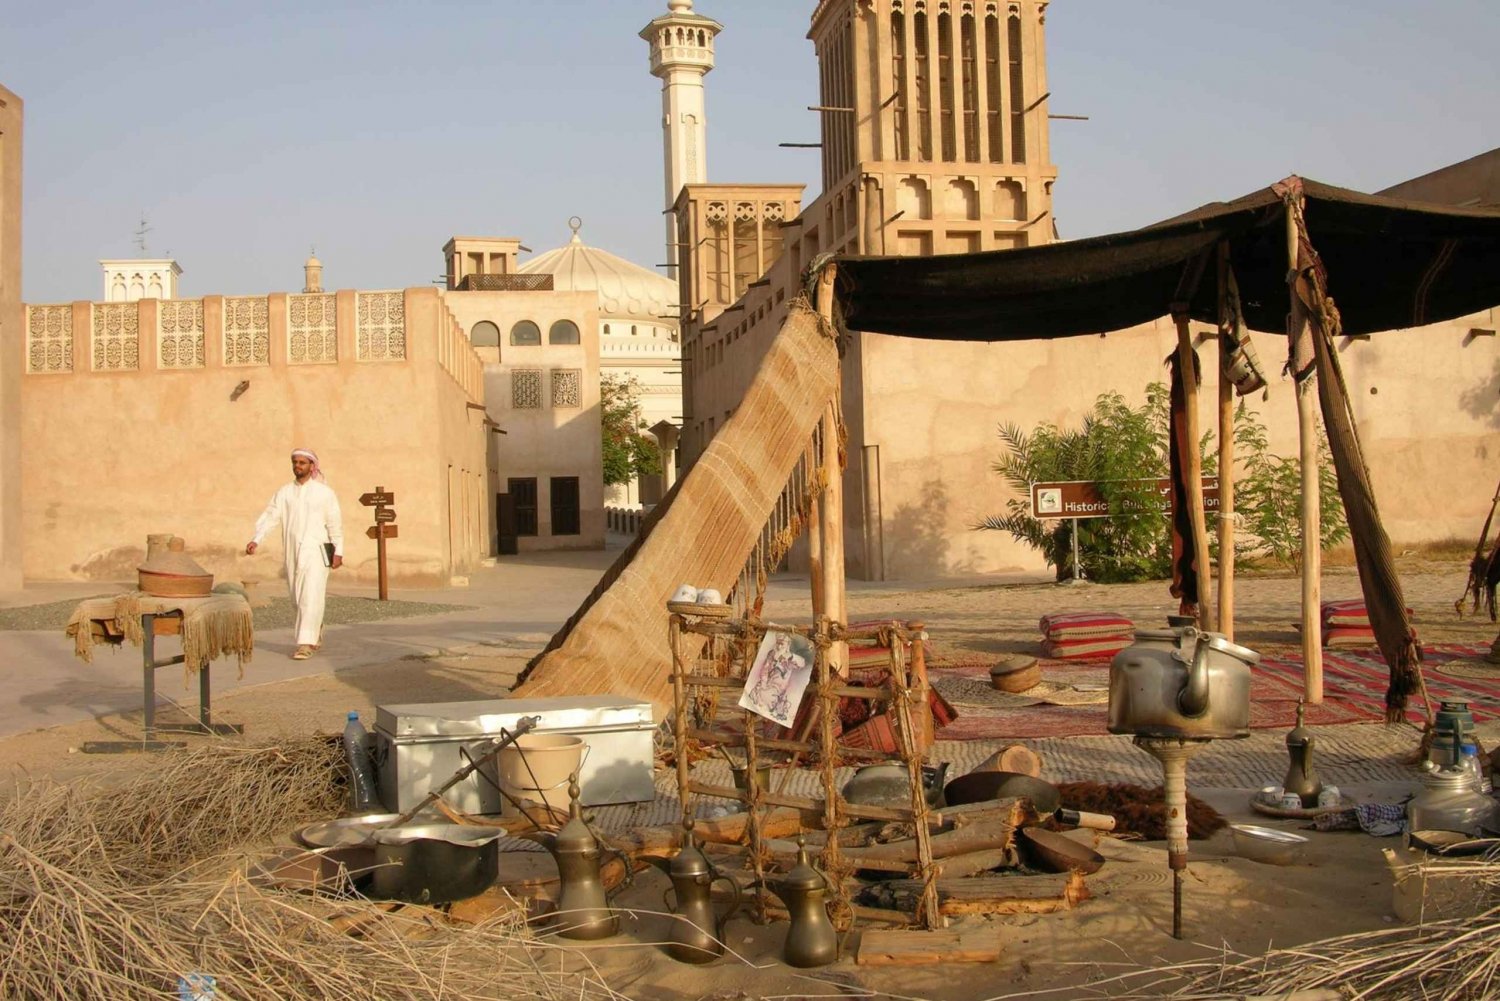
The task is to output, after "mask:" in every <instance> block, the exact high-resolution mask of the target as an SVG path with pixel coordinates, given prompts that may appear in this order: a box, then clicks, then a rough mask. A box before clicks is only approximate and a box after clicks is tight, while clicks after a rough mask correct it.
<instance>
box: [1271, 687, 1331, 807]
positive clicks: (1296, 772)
mask: <svg viewBox="0 0 1500 1001" xmlns="http://www.w3.org/2000/svg"><path fill="white" fill-rule="evenodd" d="M1306 709H1307V706H1306V704H1305V703H1304V702H1302V700H1301V699H1298V700H1297V725H1296V726H1295V727H1293V728H1292V731H1291V733H1288V734H1287V735H1286V753H1287V756H1288V757H1289V758H1290V759H1291V763H1290V764H1289V765H1287V769H1286V778H1284V779H1282V780H1281V788H1283V789H1284V790H1286V791H1287V792H1290V793H1296V794H1297V795H1298V796H1301V797H1302V806H1303V808H1304V809H1308V810H1310V809H1312V808H1313V807H1315V806H1317V805H1318V793H1320V792H1322V791H1323V783H1322V782H1321V781H1320V780H1319V779H1318V769H1317V768H1316V767H1315V766H1314V765H1313V735H1312V731H1311V730H1309V729H1307V727H1305V726H1303V725H1302V714H1303V713H1304V712H1305V711H1306Z"/></svg>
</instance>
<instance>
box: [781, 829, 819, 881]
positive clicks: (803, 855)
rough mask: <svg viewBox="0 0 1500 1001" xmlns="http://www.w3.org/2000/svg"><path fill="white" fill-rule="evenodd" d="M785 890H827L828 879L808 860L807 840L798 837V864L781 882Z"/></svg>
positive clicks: (800, 836)
mask: <svg viewBox="0 0 1500 1001" xmlns="http://www.w3.org/2000/svg"><path fill="white" fill-rule="evenodd" d="M781 888H782V889H784V890H826V889H828V879H827V877H825V876H824V875H823V874H822V873H821V872H819V871H818V870H816V869H814V868H813V866H812V862H810V861H809V860H808V858H807V839H806V838H804V837H803V836H802V835H800V834H799V835H797V864H796V865H795V866H793V867H792V871H791V872H789V873H787V874H786V875H785V876H784V877H782V880H781Z"/></svg>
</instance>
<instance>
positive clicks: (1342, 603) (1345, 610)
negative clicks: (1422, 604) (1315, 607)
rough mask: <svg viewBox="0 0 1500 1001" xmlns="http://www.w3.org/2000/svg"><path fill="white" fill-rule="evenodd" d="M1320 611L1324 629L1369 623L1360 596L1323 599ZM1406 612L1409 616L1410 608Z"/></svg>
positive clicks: (1368, 616)
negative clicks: (1332, 599) (1330, 599)
mask: <svg viewBox="0 0 1500 1001" xmlns="http://www.w3.org/2000/svg"><path fill="white" fill-rule="evenodd" d="M1320 611H1321V614H1322V618H1323V628H1324V629H1327V628H1329V627H1330V626H1368V625H1369V624H1370V613H1369V612H1368V611H1366V610H1365V603H1364V601H1363V600H1362V599H1360V598H1344V599H1340V600H1338V601H1325V602H1323V605H1322V608H1321V610H1320ZM1406 614H1407V617H1408V618H1409V617H1410V616H1411V615H1412V610H1411V609H1410V608H1408V609H1407V610H1406Z"/></svg>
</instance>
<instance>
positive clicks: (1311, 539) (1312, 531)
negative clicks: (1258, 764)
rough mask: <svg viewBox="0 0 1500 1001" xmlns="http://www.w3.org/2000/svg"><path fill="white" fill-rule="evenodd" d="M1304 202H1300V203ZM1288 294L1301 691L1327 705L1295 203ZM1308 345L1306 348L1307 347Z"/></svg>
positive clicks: (1312, 383) (1310, 378) (1310, 384)
mask: <svg viewBox="0 0 1500 1001" xmlns="http://www.w3.org/2000/svg"><path fill="white" fill-rule="evenodd" d="M1299 201H1300V198H1299ZM1286 253H1287V289H1288V291H1289V292H1290V293H1291V300H1292V302H1291V306H1292V308H1291V315H1290V318H1289V320H1288V328H1287V339H1288V341H1289V342H1290V344H1291V349H1292V369H1293V375H1294V377H1295V374H1296V373H1297V372H1304V371H1305V372H1307V373H1308V375H1307V378H1305V379H1303V380H1302V381H1301V382H1300V383H1297V386H1296V390H1295V392H1296V395H1297V441H1298V443H1299V444H1300V446H1301V461H1302V689H1303V698H1305V699H1306V700H1307V701H1308V703H1309V704H1311V705H1318V704H1319V703H1321V702H1322V701H1323V623H1322V619H1321V618H1320V615H1321V606H1322V580H1321V578H1322V572H1323V550H1322V545H1323V537H1322V531H1321V525H1320V524H1319V517H1318V516H1319V511H1320V508H1321V503H1320V500H1319V497H1318V425H1317V418H1316V416H1315V413H1314V410H1313V407H1314V406H1315V405H1316V404H1315V402H1314V400H1313V394H1314V393H1315V392H1316V391H1317V378H1318V377H1317V375H1316V374H1315V373H1314V372H1312V371H1311V368H1312V365H1313V359H1312V352H1311V351H1309V350H1306V348H1307V347H1311V345H1310V343H1309V342H1308V341H1307V339H1306V338H1304V337H1303V336H1302V331H1303V327H1304V326H1305V325H1306V324H1307V313H1306V309H1305V307H1304V306H1303V305H1302V300H1301V298H1300V297H1299V296H1298V295H1297V271H1298V268H1299V260H1300V255H1301V231H1300V227H1299V226H1298V223H1297V212H1296V211H1295V210H1294V208H1293V203H1291V202H1288V203H1287V207H1286ZM1304 346H1305V347H1304Z"/></svg>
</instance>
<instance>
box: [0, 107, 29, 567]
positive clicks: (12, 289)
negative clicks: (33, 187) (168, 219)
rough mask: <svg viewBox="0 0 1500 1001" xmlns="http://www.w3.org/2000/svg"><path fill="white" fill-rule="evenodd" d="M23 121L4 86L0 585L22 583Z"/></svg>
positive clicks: (0, 114) (0, 118)
mask: <svg viewBox="0 0 1500 1001" xmlns="http://www.w3.org/2000/svg"><path fill="white" fill-rule="evenodd" d="M21 122H22V104H21V99H20V98H19V97H17V96H16V95H15V94H13V93H11V92H10V91H9V90H6V89H5V88H4V87H0V590H10V589H13V588H18V587H20V586H21V563H22V538H23V534H22V521H21V430H20V428H21V370H22V368H23V367H24V365H25V361H24V359H25V338H24V336H23V333H22V331H23V329H24V328H23V321H24V316H23V311H22V309H21Z"/></svg>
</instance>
